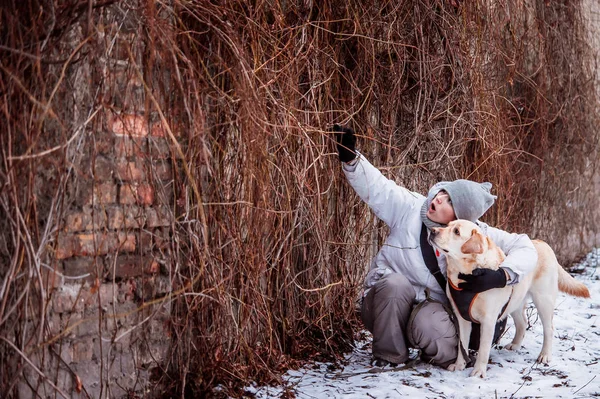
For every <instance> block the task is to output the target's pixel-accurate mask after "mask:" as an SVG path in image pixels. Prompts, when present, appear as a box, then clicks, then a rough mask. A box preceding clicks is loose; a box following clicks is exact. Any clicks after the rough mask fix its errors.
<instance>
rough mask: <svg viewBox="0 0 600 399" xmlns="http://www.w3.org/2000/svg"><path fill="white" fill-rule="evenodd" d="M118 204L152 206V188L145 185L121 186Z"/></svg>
mask: <svg viewBox="0 0 600 399" xmlns="http://www.w3.org/2000/svg"><path fill="white" fill-rule="evenodd" d="M119 202H120V203H121V204H124V205H131V204H139V205H152V204H153V203H154V187H152V186H151V185H149V184H147V183H140V184H123V185H121V188H120V190H119Z"/></svg>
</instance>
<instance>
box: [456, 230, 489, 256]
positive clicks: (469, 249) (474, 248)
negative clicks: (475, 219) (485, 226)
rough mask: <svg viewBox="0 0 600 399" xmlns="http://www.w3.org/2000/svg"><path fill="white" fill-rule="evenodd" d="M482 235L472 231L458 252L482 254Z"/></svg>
mask: <svg viewBox="0 0 600 399" xmlns="http://www.w3.org/2000/svg"><path fill="white" fill-rule="evenodd" d="M483 239H484V237H483V235H482V234H481V233H480V232H478V231H477V230H475V229H473V231H472V232H471V238H469V240H468V241H467V242H465V243H464V244H463V245H462V247H460V250H461V252H462V253H463V254H482V253H483Z"/></svg>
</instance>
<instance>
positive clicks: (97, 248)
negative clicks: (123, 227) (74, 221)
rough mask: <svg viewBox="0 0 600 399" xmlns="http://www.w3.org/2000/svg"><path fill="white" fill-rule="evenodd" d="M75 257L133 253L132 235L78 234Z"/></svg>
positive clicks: (133, 236) (134, 241) (117, 233)
mask: <svg viewBox="0 0 600 399" xmlns="http://www.w3.org/2000/svg"><path fill="white" fill-rule="evenodd" d="M77 240H78V248H77V249H76V251H75V254H76V255H77V256H98V255H106V254H108V253H116V252H134V251H135V248H136V245H135V243H136V240H135V235H134V234H133V233H123V232H116V233H115V232H111V233H102V232H95V233H92V234H78V235H77Z"/></svg>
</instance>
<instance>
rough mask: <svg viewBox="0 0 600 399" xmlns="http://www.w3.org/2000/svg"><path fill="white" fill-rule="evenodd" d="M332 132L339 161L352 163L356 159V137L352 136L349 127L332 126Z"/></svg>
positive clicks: (352, 133) (352, 132)
mask: <svg viewBox="0 0 600 399" xmlns="http://www.w3.org/2000/svg"><path fill="white" fill-rule="evenodd" d="M333 131H334V132H335V139H336V141H337V151H338V156H339V158H340V161H342V162H350V161H352V160H353V159H354V158H356V136H355V135H354V130H352V129H351V128H349V127H343V126H340V125H333Z"/></svg>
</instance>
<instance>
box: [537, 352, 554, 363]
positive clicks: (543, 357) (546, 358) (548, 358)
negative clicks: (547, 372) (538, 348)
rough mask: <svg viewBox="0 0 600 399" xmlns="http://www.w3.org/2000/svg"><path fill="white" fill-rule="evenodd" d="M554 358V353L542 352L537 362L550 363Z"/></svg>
mask: <svg viewBox="0 0 600 399" xmlns="http://www.w3.org/2000/svg"><path fill="white" fill-rule="evenodd" d="M551 360H552V354H550V353H544V352H542V353H540V355H539V356H538V358H537V362H538V363H541V364H548V363H550V361H551Z"/></svg>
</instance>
